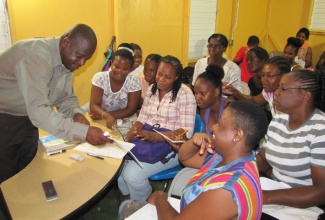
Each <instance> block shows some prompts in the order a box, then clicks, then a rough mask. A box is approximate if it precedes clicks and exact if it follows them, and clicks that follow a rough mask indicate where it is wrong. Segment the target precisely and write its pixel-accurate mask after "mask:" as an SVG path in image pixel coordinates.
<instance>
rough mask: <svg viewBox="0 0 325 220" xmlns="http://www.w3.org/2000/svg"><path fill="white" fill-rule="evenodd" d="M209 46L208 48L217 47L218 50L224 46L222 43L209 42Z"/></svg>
mask: <svg viewBox="0 0 325 220" xmlns="http://www.w3.org/2000/svg"><path fill="white" fill-rule="evenodd" d="M207 48H208V49H217V50H220V49H221V48H223V46H222V45H221V44H218V45H216V44H208V45H207Z"/></svg>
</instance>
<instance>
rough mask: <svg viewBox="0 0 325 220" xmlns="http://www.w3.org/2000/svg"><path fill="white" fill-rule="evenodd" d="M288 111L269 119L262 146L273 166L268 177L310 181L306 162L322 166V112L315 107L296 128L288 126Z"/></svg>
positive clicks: (324, 163)
mask: <svg viewBox="0 0 325 220" xmlns="http://www.w3.org/2000/svg"><path fill="white" fill-rule="evenodd" d="M288 117H289V116H288V115H287V114H277V115H276V116H274V118H273V120H272V121H271V123H270V125H269V128H268V131H267V134H266V137H265V141H264V143H263V147H264V148H266V153H265V155H266V160H267V161H268V163H269V164H270V165H271V166H272V167H273V172H272V175H273V176H272V177H273V178H274V179H275V180H277V181H281V182H285V183H287V184H289V185H290V186H292V187H297V186H309V185H312V179H311V170H310V166H315V167H322V168H325V114H324V112H322V111H320V110H319V109H316V110H315V111H314V112H313V114H312V115H311V117H310V118H309V119H308V120H307V121H306V122H305V123H304V124H303V125H302V126H300V127H299V128H298V129H296V130H291V129H290V128H289V126H288Z"/></svg>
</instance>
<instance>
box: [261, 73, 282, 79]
mask: <svg viewBox="0 0 325 220" xmlns="http://www.w3.org/2000/svg"><path fill="white" fill-rule="evenodd" d="M278 75H282V73H279V74H274V75H268V74H262V77H265V78H267V79H271V78H273V77H275V76H278Z"/></svg>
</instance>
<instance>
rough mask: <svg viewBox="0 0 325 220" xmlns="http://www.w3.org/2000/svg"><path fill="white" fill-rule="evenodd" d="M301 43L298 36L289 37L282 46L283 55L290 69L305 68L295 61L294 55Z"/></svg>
mask: <svg viewBox="0 0 325 220" xmlns="http://www.w3.org/2000/svg"><path fill="white" fill-rule="evenodd" d="M301 45H302V42H301V41H300V40H299V39H298V38H295V37H289V38H288V40H287V44H286V46H285V47H284V50H283V57H284V58H285V59H286V60H287V61H288V62H289V63H290V66H291V71H293V70H302V69H305V68H304V67H302V66H300V65H299V64H298V63H296V62H295V57H296V56H297V55H298V51H299V48H300V47H301Z"/></svg>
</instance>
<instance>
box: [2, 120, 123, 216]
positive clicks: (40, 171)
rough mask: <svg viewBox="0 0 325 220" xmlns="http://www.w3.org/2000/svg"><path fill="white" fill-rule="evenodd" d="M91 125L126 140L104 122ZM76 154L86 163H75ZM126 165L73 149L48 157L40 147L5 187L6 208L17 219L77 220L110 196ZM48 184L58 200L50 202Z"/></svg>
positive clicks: (3, 192) (4, 183)
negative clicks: (50, 183) (47, 190)
mask: <svg viewBox="0 0 325 220" xmlns="http://www.w3.org/2000/svg"><path fill="white" fill-rule="evenodd" d="M87 117H88V116H87ZM88 119H89V117H88ZM89 121H90V122H91V124H92V125H94V126H97V127H100V128H101V129H102V130H103V131H109V132H110V135H111V136H112V137H113V138H115V139H117V140H123V137H122V135H121V134H120V133H119V131H118V130H114V131H111V130H109V129H107V128H106V126H105V124H104V122H103V121H102V120H100V121H92V120H91V119H90V120H89ZM72 153H76V154H79V155H82V156H84V157H85V159H84V160H83V161H81V162H77V161H75V160H72V159H70V158H69V155H70V154H72ZM122 165H123V160H120V159H113V158H108V157H105V159H104V160H100V159H97V158H94V157H90V156H88V155H87V154H85V153H82V152H79V151H75V150H73V149H71V148H70V149H68V150H67V152H65V153H62V154H58V155H53V156H47V155H46V154H45V153H44V151H43V150H42V148H41V147H39V148H38V151H37V154H36V156H35V158H34V159H33V161H32V162H31V163H30V164H29V165H28V166H27V167H26V168H25V169H23V170H22V171H21V172H19V173H18V174H16V175H15V176H13V177H12V178H10V179H8V180H6V181H4V182H2V183H1V191H2V194H3V199H4V204H6V205H7V210H8V211H9V213H10V215H11V218H13V219H33V220H34V219H62V218H64V219H76V218H77V217H78V216H81V215H83V214H84V213H86V212H87V211H89V209H90V208H92V207H93V206H95V205H96V204H97V202H99V201H100V200H101V199H102V198H103V197H104V196H105V195H106V194H107V193H108V192H109V190H110V189H111V188H112V187H113V186H114V184H115V182H116V179H117V177H118V175H119V173H120V171H121V168H122ZM47 180H52V181H53V183H54V186H55V188H56V191H57V193H58V197H59V198H58V199H57V200H54V201H51V202H47V201H46V198H45V194H44V192H43V188H42V185H41V183H42V182H44V181H47ZM0 194H1V193H0ZM2 202H3V201H2ZM7 214H8V213H7Z"/></svg>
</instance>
